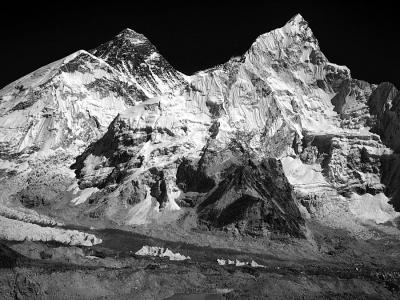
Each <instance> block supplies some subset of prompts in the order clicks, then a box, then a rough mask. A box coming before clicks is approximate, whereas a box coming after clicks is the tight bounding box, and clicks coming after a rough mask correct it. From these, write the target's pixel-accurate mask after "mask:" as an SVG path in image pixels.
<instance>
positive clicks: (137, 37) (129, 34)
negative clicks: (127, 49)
mask: <svg viewBox="0 0 400 300" xmlns="http://www.w3.org/2000/svg"><path fill="white" fill-rule="evenodd" d="M116 38H119V39H124V40H126V41H128V42H130V43H132V44H141V43H148V42H149V40H148V39H147V38H146V37H145V36H144V35H143V34H141V33H138V32H136V31H135V30H133V29H130V28H125V29H124V30H122V31H121V32H120V33H119V34H118V35H117V36H116Z"/></svg>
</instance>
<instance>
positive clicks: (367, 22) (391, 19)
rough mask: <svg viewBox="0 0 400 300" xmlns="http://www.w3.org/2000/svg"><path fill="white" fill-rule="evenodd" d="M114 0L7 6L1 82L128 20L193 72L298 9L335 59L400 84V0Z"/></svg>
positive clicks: (357, 74)
mask: <svg viewBox="0 0 400 300" xmlns="http://www.w3.org/2000/svg"><path fill="white" fill-rule="evenodd" d="M108 2H109V3H108V4H101V2H94V3H92V4H87V3H86V2H85V3H86V4H82V3H83V1H81V2H74V1H63V2H62V3H61V4H52V5H50V6H45V5H35V6H23V5H22V4H20V3H18V4H16V5H14V6H8V7H2V8H1V10H2V12H1V17H0V33H1V40H0V41H1V43H0V59H1V72H0V87H3V86H5V85H6V84H8V83H10V82H12V81H14V80H16V79H18V78H19V77H21V76H23V75H26V74H27V73H29V72H31V71H34V70H35V69H37V68H39V67H41V66H43V65H45V64H48V63H50V62H52V61H55V60H57V59H60V58H62V57H64V56H67V55H68V54H70V53H72V52H74V51H76V50H79V49H85V50H89V49H91V48H94V47H96V46H98V45H99V44H101V43H103V42H105V41H108V40H110V39H111V38H112V37H113V36H114V35H116V34H117V33H118V32H119V31H121V30H122V29H124V28H127V27H128V28H131V29H134V30H135V31H137V32H140V33H143V34H144V35H145V36H146V37H148V38H149V39H150V40H151V41H152V42H153V44H155V46H156V47H157V48H158V49H159V51H160V52H161V54H163V56H164V57H165V58H166V59H167V60H168V61H169V62H170V63H171V64H172V65H173V66H174V67H175V68H177V69H178V70H180V71H181V72H183V73H186V74H191V73H193V72H195V71H198V70H201V69H205V68H208V67H211V66H213V65H216V64H219V63H223V62H225V61H226V60H228V59H229V58H230V57H231V56H234V55H240V54H243V53H244V52H245V51H246V50H247V49H248V48H249V47H250V45H251V43H252V42H253V41H254V40H255V38H256V37H257V36H258V35H260V34H262V33H265V32H268V31H270V30H272V29H275V28H277V27H281V26H283V25H284V24H285V23H286V22H287V21H288V20H289V19H290V18H291V17H292V16H293V15H295V14H296V13H301V14H302V15H303V17H304V18H305V19H306V20H307V21H308V23H309V25H310V27H311V28H312V30H313V32H314V34H315V36H316V37H317V39H318V40H319V42H320V46H321V49H322V51H323V52H324V54H325V55H326V56H327V57H328V59H329V60H330V61H331V62H334V63H337V64H344V65H347V66H348V67H349V68H350V69H351V71H352V76H353V77H354V78H358V79H364V80H367V81H369V82H373V83H379V82H382V81H390V82H393V83H395V84H396V85H397V86H398V87H400V77H399V76H398V70H399V69H400V57H399V45H400V41H399V37H400V35H399V33H400V22H399V19H398V11H397V9H396V6H395V5H394V4H391V3H388V2H385V1H379V2H378V1H376V2H375V3H374V4H367V2H366V1H365V2H350V1H347V2H337V1H325V2H323V1H318V2H312V3H309V4H307V3H305V2H303V1H302V2H300V1H297V2H294V3H296V4H289V3H288V2H287V1H263V2H261V3H263V4H256V3H257V2H250V1H242V4H234V2H233V1H232V2H220V1H218V2H217V1H214V2H208V3H206V2H203V1H196V2H194V3H196V4H189V2H188V1H186V2H187V4H182V5H175V4H174V5H172V4H163V5H158V4H155V3H154V2H150V1H145V0H142V1H141V2H140V4H139V3H138V2H136V1H130V2H126V3H125V4H117V3H116V1H108ZM164 2H167V1H164ZM183 3H184V2H183ZM324 3H325V4H324Z"/></svg>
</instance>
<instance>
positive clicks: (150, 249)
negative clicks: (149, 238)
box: [135, 246, 190, 260]
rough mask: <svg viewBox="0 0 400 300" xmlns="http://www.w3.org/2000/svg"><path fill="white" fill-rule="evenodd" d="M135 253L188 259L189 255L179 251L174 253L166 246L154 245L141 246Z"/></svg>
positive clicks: (171, 258)
mask: <svg viewBox="0 0 400 300" xmlns="http://www.w3.org/2000/svg"><path fill="white" fill-rule="evenodd" d="M135 254H136V255H141V256H158V257H168V258H169V260H186V259H190V256H185V255H182V254H180V253H174V252H172V251H171V250H170V249H168V248H162V247H156V246H143V247H142V248H141V249H140V250H138V251H137V252H136V253H135Z"/></svg>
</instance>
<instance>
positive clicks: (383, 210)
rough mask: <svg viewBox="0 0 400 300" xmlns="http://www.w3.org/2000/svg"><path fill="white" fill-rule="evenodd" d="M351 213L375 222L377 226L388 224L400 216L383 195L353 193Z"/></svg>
mask: <svg viewBox="0 0 400 300" xmlns="http://www.w3.org/2000/svg"><path fill="white" fill-rule="evenodd" d="M350 200H351V202H350V205H349V207H350V211H351V212H352V213H353V214H354V215H355V216H356V217H358V218H359V219H361V220H364V221H367V220H370V221H374V222H375V223H376V224H382V223H386V222H388V221H391V220H393V219H394V218H396V217H398V216H400V213H398V212H396V211H395V210H394V208H393V206H391V205H390V204H389V203H388V201H389V199H388V198H387V197H386V196H385V194H383V193H379V194H377V195H371V194H364V195H358V194H356V193H353V194H352V195H351V198H350Z"/></svg>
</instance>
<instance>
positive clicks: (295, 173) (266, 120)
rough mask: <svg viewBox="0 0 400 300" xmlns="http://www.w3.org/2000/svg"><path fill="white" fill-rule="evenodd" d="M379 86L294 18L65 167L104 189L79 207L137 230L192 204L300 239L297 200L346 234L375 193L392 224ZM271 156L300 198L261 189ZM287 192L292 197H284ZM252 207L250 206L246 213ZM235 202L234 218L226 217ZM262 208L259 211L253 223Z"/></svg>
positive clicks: (126, 119) (125, 122)
mask: <svg viewBox="0 0 400 300" xmlns="http://www.w3.org/2000/svg"><path fill="white" fill-rule="evenodd" d="M377 90H379V87H378V88H377V86H376V85H373V84H369V83H367V82H364V81H360V80H356V79H353V78H351V75H350V70H349V69H348V68H347V67H344V66H339V65H336V64H333V63H330V62H329V61H328V59H327V58H326V56H325V55H324V54H323V53H322V52H321V50H320V47H319V44H318V41H317V40H316V38H315V37H314V35H313V33H312V31H311V29H310V27H309V26H308V23H307V22H306V21H305V20H304V19H303V18H302V17H301V16H300V15H297V16H295V17H294V18H292V19H291V20H290V21H289V22H288V23H287V24H286V25H285V26H284V27H282V28H280V29H277V30H274V31H272V32H269V33H266V34H263V35H261V36H259V37H258V38H257V39H256V41H255V42H254V43H253V45H251V47H250V49H249V50H248V51H247V52H246V53H245V54H244V55H243V56H241V57H234V58H232V59H231V60H229V61H228V62H227V63H225V64H223V65H220V66H217V67H215V68H212V69H209V70H205V71H201V72H198V73H196V74H194V75H192V76H191V77H190V78H189V85H188V86H187V88H185V90H184V91H183V92H182V93H181V94H180V95H164V96H160V97H155V98H153V99H150V100H148V101H144V102H143V103H142V104H140V105H137V106H134V107H132V108H130V109H129V110H127V111H125V112H123V113H121V114H119V116H118V117H117V118H116V119H115V120H114V121H113V122H112V123H111V125H110V127H109V129H108V132H107V133H106V134H105V135H104V136H103V138H101V139H100V140H98V141H97V142H96V143H94V144H92V145H91V146H89V147H88V149H87V150H86V151H85V152H83V154H82V155H80V156H78V157H77V159H76V162H75V164H73V166H72V167H73V168H74V169H75V170H76V171H75V172H76V175H77V178H78V180H79V186H80V187H81V188H82V189H85V188H98V189H99V191H97V192H96V193H94V194H93V195H92V196H91V197H90V198H89V201H88V202H87V203H85V204H84V205H83V207H84V210H85V211H86V214H87V215H88V216H90V217H92V218H95V219H96V218H100V219H101V218H106V219H111V220H112V221H114V222H116V223H117V224H120V225H123V224H131V225H132V224H147V223H152V222H156V223H157V222H161V223H162V222H171V219H172V220H177V219H180V218H182V214H184V213H185V211H186V210H187V209H185V208H184V209H182V207H185V206H189V207H193V208H195V209H196V210H197V212H196V213H195V218H196V219H197V218H198V223H199V224H202V223H204V222H206V223H207V224H208V223H209V221H210V220H214V219H215V218H216V217H217V218H218V222H217V223H215V222H211V223H210V224H209V225H207V226H211V227H217V228H225V229H226V228H231V227H232V226H233V229H234V230H238V229H239V228H241V225H239V223H240V224H242V222H251V223H252V224H253V223H254V224H257V225H256V226H258V228H259V229H257V230H254V226H255V225H252V228H253V229H252V230H248V229H246V226H245V227H244V229H243V228H242V229H243V230H241V229H239V231H243V232H249V231H250V232H252V233H255V232H258V234H260V233H261V232H264V234H267V235H268V234H269V232H272V233H277V232H278V233H279V232H280V233H288V234H291V235H294V236H301V235H304V230H305V228H304V227H303V224H304V217H305V216H304V214H303V216H300V212H299V210H298V207H299V205H295V203H297V201H301V202H302V203H303V205H302V206H303V207H307V209H308V213H309V214H310V213H311V214H315V216H314V217H315V218H317V219H318V220H319V221H320V222H322V223H324V224H328V225H332V223H333V224H334V225H335V226H337V227H339V228H346V230H350V231H352V232H353V231H355V230H354V228H355V227H357V226H358V225H356V223H357V222H358V221H357V220H356V219H357V218H358V217H360V216H359V214H360V212H359V211H358V210H357V209H355V208H353V205H356V204H354V203H353V202H355V201H356V200H355V199H356V198H357V195H362V197H364V196H365V197H367V195H368V197H369V195H370V196H371V197H372V198H374V197H375V198H377V199H378V198H379V199H381V197H383V200H382V201H383V202H384V204H382V205H384V208H382V209H383V210H385V215H386V219H385V220H389V219H393V218H394V216H396V215H397V213H396V212H395V211H394V210H393V209H390V205H389V204H387V201H388V199H387V198H385V196H384V195H383V192H384V191H385V185H383V184H382V180H381V178H382V168H381V162H380V161H381V159H382V158H383V157H385V156H387V155H390V154H391V153H392V151H391V149H390V148H389V147H388V145H385V144H384V143H382V142H381V138H380V136H379V135H377V134H375V133H373V132H376V130H375V131H374V130H372V132H371V131H370V129H373V128H375V126H376V125H374V124H375V123H374V122H376V121H375V119H376V117H375V116H376V113H375V112H374V111H373V108H371V103H372V102H373V99H374V97H375V96H374V95H375V94H376V92H377ZM271 158H273V159H278V160H280V161H281V162H282V164H276V163H274V164H273V166H274V167H273V168H272V169H268V168H267V171H266V172H267V173H271V172H277V174H279V175H276V177H275V178H276V181H278V178H279V180H283V181H285V180H287V179H288V180H289V183H290V184H291V185H292V186H293V187H294V191H293V194H296V195H297V196H296V197H294V196H293V197H292V196H290V195H291V193H292V192H290V188H289V190H288V189H287V188H286V187H284V186H285V184H284V185H283V186H282V184H278V185H277V187H274V188H272V186H274V184H277V183H276V182H274V180H272V183H271V184H269V185H268V186H265V184H266V182H268V179H266V178H264V176H265V175H263V172H265V171H261V170H263V168H262V167H261V166H265V162H264V163H262V161H263V160H267V161H268V159H271ZM248 161H250V162H251V163H250V166H252V165H255V166H257V167H250V166H249V165H248V164H249V162H248ZM259 163H261V165H260V167H259V166H258V165H259ZM267 165H268V164H267ZM260 168H261V169H260ZM181 171H182V172H184V173H183V175H181V173H180V172H181ZM283 171H284V172H283ZM243 172H244V173H243ZM244 174H246V175H244ZM310 176H311V178H310ZM180 178H181V179H180ZM182 178H183V179H182ZM191 178H192V179H191ZM257 178H259V179H260V181H257ZM286 178H287V179H286ZM317 178H318V181H314V180H313V179H317ZM247 181H249V182H247ZM245 182H247V183H245ZM231 188H233V190H231ZM271 188H272V190H270V189H271ZM265 189H266V190H265ZM274 191H277V194H276V195H275V194H274ZM282 194H283V195H287V196H286V197H285V199H286V201H287V202H285V201H283V200H279V196H280V195H282ZM233 195H236V196H233ZM239 195H243V197H239ZM327 195H329V196H327ZM389 196H390V193H389ZM327 198H328V199H327ZM375 198H374V199H375ZM210 199H212V200H210ZM243 199H246V200H243ZM249 199H253V200H249ZM252 201H254V203H255V205H256V206H255V207H256V208H249V207H246V205H250V203H251V202H252ZM282 201H283V202H282ZM376 201H377V202H376V203H378V202H379V201H380V200H376ZM242 202H243V203H246V204H245V206H243V205H244V204H241V203H242ZM336 202H340V203H341V204H340V205H339V206H337V205H336V204H335V203H336ZM206 203H210V204H209V205H206ZM210 205H211V206H210ZM374 205H375V204H372V206H373V207H372V208H371V209H372V210H374V209H378V210H379V209H380V208H375V206H374ZM376 205H378V204H376ZM379 205H380V204H379ZM302 206H300V208H301V207H302ZM330 206H333V207H335V206H337V207H335V208H334V209H333V210H334V211H332V209H331V208H329V207H330ZM233 207H235V209H238V210H239V212H240V213H239V212H238V213H235V216H232V215H230V213H228V211H231V210H233ZM260 207H266V208H265V209H266V211H265V215H263V214H262V215H259V214H257V215H256V216H255V217H256V219H255V220H253V216H252V217H249V215H248V213H249V212H248V211H253V210H255V211H259V210H260V209H261V208H260ZM267 207H270V208H267ZM316 207H318V209H317V212H315V210H316ZM329 210H331V214H330V215H329V216H326V215H325V213H326V211H329ZM232 213H233V212H232ZM319 213H323V215H318V214H319ZM379 213H380V212H379ZM379 213H377V214H379ZM335 214H337V215H335ZM334 215H335V216H334ZM223 216H225V217H223ZM331 216H332V218H333V220H331V219H330V217H331ZM333 216H334V217H333ZM191 217H192V216H191ZM308 217H309V215H308ZM370 217H371V218H372V219H376V218H378V217H376V216H374V215H373V214H372V215H371V216H370ZM220 218H222V219H224V220H220ZM249 219H251V221H250V220H249ZM344 219H347V220H348V219H350V220H353V221H352V222H354V224H352V222H350V223H351V224H349V222H347V223H344V222H343V220H344ZM376 220H378V219H376ZM376 220H375V221H376ZM377 222H380V219H379V220H378V221H377ZM278 224H279V225H278ZM283 224H286V225H283ZM289 224H292V225H289ZM199 226H200V225H199ZM293 226H294V227H293ZM235 228H236V229H235ZM289 228H291V229H289ZM294 228H295V229H294ZM357 230H366V229H360V228H358V227H357ZM355 234H359V232H355Z"/></svg>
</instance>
